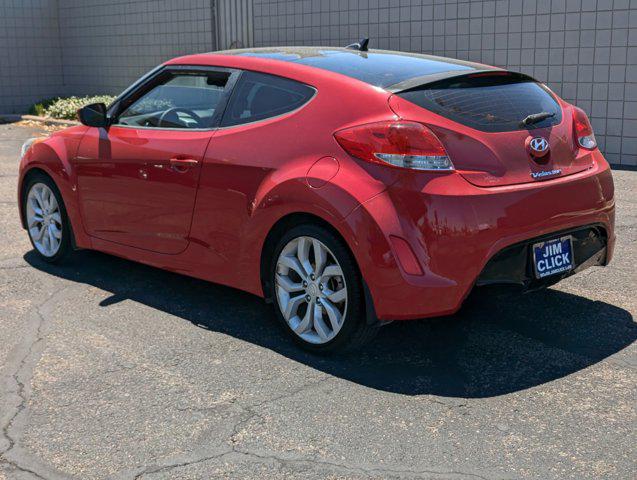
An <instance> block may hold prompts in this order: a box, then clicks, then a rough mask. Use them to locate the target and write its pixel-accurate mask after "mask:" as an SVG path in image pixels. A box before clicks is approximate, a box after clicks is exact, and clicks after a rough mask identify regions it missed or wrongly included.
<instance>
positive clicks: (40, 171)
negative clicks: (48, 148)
mask: <svg viewBox="0 0 637 480" xmlns="http://www.w3.org/2000/svg"><path fill="white" fill-rule="evenodd" d="M37 175H42V176H44V177H46V178H48V179H49V180H51V182H52V183H53V185H54V186H55V188H56V189H57V191H58V193H59V194H60V197H62V203H63V208H64V211H65V213H66V216H67V219H68V220H69V222H68V224H69V225H68V227H69V233H70V234H71V235H70V239H71V247H72V248H73V250H77V249H78V246H77V242H76V235H75V231H76V229H75V228H74V226H73V221H72V219H71V216H70V215H69V212H68V202H67V198H66V197H65V196H64V193H63V189H62V188H60V185H59V183H58V182H57V181H56V179H55V175H52V174H51V172H48V171H47V170H46V168H42V166H41V165H34V166H32V167H31V168H29V169H28V170H26V171H25V172H24V173H23V174H22V178H21V179H20V183H19V184H18V207H19V214H20V224H21V225H22V228H24V229H25V230H26V229H27V224H26V218H25V216H24V198H25V195H26V192H25V189H24V188H25V185H27V183H28V182H29V180H30V179H31V178H33V177H34V176H37Z"/></svg>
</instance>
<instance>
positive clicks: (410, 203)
mask: <svg viewBox="0 0 637 480" xmlns="http://www.w3.org/2000/svg"><path fill="white" fill-rule="evenodd" d="M79 117H80V120H81V121H82V123H83V125H82V126H78V127H73V128H69V129H67V130H64V131H61V132H58V133H55V134H53V135H51V136H50V137H49V138H47V139H45V140H31V141H29V142H27V143H26V144H25V146H24V147H23V151H22V160H21V164H20V179H19V180H20V181H19V192H18V196H19V201H20V214H21V218H22V223H23V226H24V228H26V229H27V230H28V233H29V237H30V239H31V242H32V243H33V246H34V248H35V250H36V251H37V252H38V254H39V255H40V256H41V257H42V258H43V259H44V260H46V261H58V260H60V259H62V258H63V257H64V256H65V255H66V254H67V253H69V252H70V251H71V250H73V249H78V248H88V249H94V250H100V251H102V252H107V253H110V254H113V255H118V256H121V257H125V258H128V259H131V260H136V261H139V262H143V263H146V264H149V265H154V266H156V267H159V268H164V269H168V270H172V271H175V272H179V273H182V274H185V275H190V276H193V277H198V278H202V279H205V280H209V281H213V282H217V283H223V284H226V285H230V286H232V287H236V288H240V289H243V290H246V291H248V292H252V293H253V294H255V295H259V296H262V297H265V298H266V299H267V300H268V301H270V302H271V303H272V304H273V306H274V310H275V312H276V315H277V317H278V318H279V319H280V320H281V322H282V323H283V325H284V326H285V328H286V330H287V331H289V333H290V334H291V336H292V338H294V339H295V340H296V341H298V342H299V343H300V344H302V345H304V346H305V347H307V348H310V349H313V350H316V351H332V350H335V349H342V348H346V347H351V346H355V345H359V344H361V343H362V342H363V341H365V340H366V339H368V338H370V337H371V335H372V334H373V333H375V332H376V331H377V329H378V327H379V326H380V325H381V324H383V323H385V322H387V321H391V320H407V319H415V318H422V317H429V316H438V315H446V314H451V313H453V312H455V311H457V310H458V309H459V308H460V306H461V305H462V302H463V300H464V299H465V298H466V297H467V295H468V294H469V293H470V292H471V290H472V288H473V287H475V286H479V285H488V284H515V285H520V286H522V287H523V288H525V289H535V288H539V287H543V286H547V285H550V284H553V283H554V282H556V281H558V280H560V279H562V278H564V277H565V276H568V275H571V274H573V273H575V272H578V271H580V270H582V269H584V268H587V267H589V266H591V265H606V264H607V263H608V262H609V261H610V259H611V256H612V252H613V245H614V233H613V227H614V199H613V180H612V177H611V172H610V169H609V166H608V164H607V162H606V161H605V160H604V157H603V156H602V154H601V153H600V151H599V150H598V148H597V144H596V141H595V136H594V134H593V131H592V129H591V124H590V122H589V120H588V118H587V116H586V114H585V113H584V112H583V111H582V110H580V109H579V108H577V107H574V106H573V105H570V104H568V103H566V102H564V101H563V100H561V99H560V98H559V97H558V96H557V95H555V94H554V93H553V92H552V91H551V90H549V89H548V88H547V87H546V86H544V85H542V84H541V83H538V82H537V81H535V80H533V79H532V78H530V77H528V76H526V75H523V74H520V73H514V72H510V71H506V70H503V69H500V68H494V67H489V66H485V65H481V64H476V63H469V62H465V61H459V60H452V59H446V58H440V57H433V56H428V55H417V54H408V53H400V52H389V51H381V50H370V51H367V50H366V48H365V45H363V46H362V47H361V46H360V45H357V46H356V47H354V48H318V47H316V48H315V47H289V48H268V49H249V50H232V51H227V52H216V53H211V54H202V55H191V56H185V57H181V58H177V59H174V60H171V61H169V62H166V63H165V64H163V65H161V66H160V67H158V68H156V69H155V70H153V71H151V72H150V73H149V74H147V75H146V76H144V77H143V78H141V79H140V80H139V81H138V82H136V83H135V84H134V85H133V86H131V87H130V88H129V89H127V90H126V91H125V92H124V93H122V95H120V96H119V97H118V98H117V100H116V101H115V102H114V103H113V104H112V105H110V106H109V107H108V108H107V107H106V106H105V105H103V104H95V105H89V106H87V107H84V108H83V109H81V110H80V111H79ZM237 321H240V319H237Z"/></svg>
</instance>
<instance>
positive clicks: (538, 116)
mask: <svg viewBox="0 0 637 480" xmlns="http://www.w3.org/2000/svg"><path fill="white" fill-rule="evenodd" d="M554 116H555V113H554V112H553V113H550V112H540V113H532V114H531V115H529V116H528V117H526V118H525V119H524V120H522V121H521V122H520V126H521V127H527V126H529V125H533V124H534V123H538V122H541V121H542V120H546V119H547V118H551V117H554Z"/></svg>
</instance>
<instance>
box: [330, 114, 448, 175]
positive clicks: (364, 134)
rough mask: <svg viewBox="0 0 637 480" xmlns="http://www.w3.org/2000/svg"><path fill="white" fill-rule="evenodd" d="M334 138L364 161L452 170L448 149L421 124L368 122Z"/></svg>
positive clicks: (343, 131)
mask: <svg viewBox="0 0 637 480" xmlns="http://www.w3.org/2000/svg"><path fill="white" fill-rule="evenodd" d="M334 137H336V140H337V141H338V143H339V145H340V146H341V147H343V148H344V149H345V151H346V152H347V153H349V154H350V155H352V156H353V157H356V158H360V159H361V160H367V161H369V162H374V163H380V164H384V165H387V164H389V165H392V166H394V167H402V168H411V169H415V170H453V164H452V163H451V160H450V159H449V156H448V155H447V152H446V150H445V147H443V145H442V143H440V140H438V137H436V135H435V134H434V132H432V131H431V130H430V129H429V128H427V127H426V126H425V125H423V124H422V123H417V122H401V121H387V122H377V123H368V124H366V125H359V126H357V127H352V128H346V129H345V130H339V131H338V132H336V133H335V134H334Z"/></svg>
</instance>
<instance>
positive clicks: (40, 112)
mask: <svg viewBox="0 0 637 480" xmlns="http://www.w3.org/2000/svg"><path fill="white" fill-rule="evenodd" d="M59 98H60V97H51V98H45V99H44V100H40V101H39V102H38V103H34V104H33V105H31V107H30V108H29V115H37V116H39V117H43V116H44V113H45V111H46V109H47V108H48V107H49V106H50V105H51V104H52V103H53V102H55V101H57V100H59Z"/></svg>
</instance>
